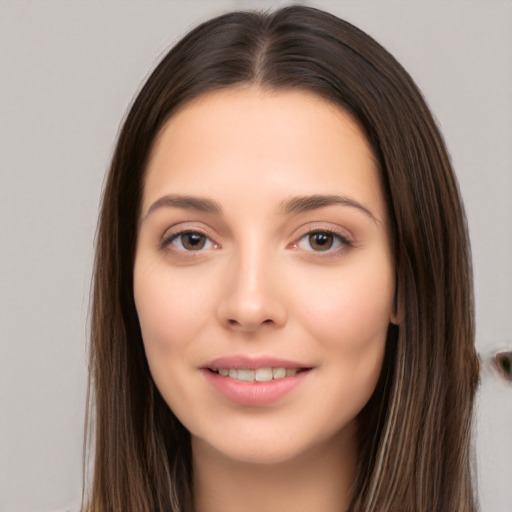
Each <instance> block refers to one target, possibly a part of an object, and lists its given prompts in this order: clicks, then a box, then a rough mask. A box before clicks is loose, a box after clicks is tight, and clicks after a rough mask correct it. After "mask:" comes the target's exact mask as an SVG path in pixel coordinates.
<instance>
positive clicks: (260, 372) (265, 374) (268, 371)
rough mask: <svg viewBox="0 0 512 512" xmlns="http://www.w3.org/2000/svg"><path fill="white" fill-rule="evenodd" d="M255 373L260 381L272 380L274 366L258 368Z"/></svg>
mask: <svg viewBox="0 0 512 512" xmlns="http://www.w3.org/2000/svg"><path fill="white" fill-rule="evenodd" d="M254 373H255V375H254V378H255V379H256V380H257V381H258V382H268V381H269V380H272V368H258V369H257V370H256V371H255V372H254Z"/></svg>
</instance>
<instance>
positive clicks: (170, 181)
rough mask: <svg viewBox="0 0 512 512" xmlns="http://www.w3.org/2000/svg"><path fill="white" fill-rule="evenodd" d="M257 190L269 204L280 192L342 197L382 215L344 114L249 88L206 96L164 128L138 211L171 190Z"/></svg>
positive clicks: (365, 157)
mask: <svg viewBox="0 0 512 512" xmlns="http://www.w3.org/2000/svg"><path fill="white" fill-rule="evenodd" d="M260 184H264V188H263V189H262V190H261V192H262V193H263V194H265V196H266V197H267V198H269V199H270V196H271V193H272V190H279V189H283V190H284V189H288V190H289V192H290V194H293V193H297V194H304V193H309V194H311V193H318V194H325V193H345V192H346V190H340V189H347V190H348V191H350V192H351V193H352V194H355V195H356V196H361V197H363V196H364V198H365V199H367V200H368V199H370V200H371V201H372V202H377V203H379V209H382V210H383V205H382V204H380V203H382V197H381V191H380V188H381V187H380V180H379V173H378V168H377V165H376V162H375V159H374V156H373V153H372V150H371V148H370V146H369V144H368V141H367V139H366V137H365V135H364V134H363V132H362V130H361V129H360V127H359V126H358V124H357V122H356V121H355V120H354V119H353V118H352V117H351V116H350V115H349V114H348V113H347V112H346V111H344V110H343V109H342V108H341V107H339V106H337V105H334V104H333V103H331V102H328V101H326V100H324V99H322V98H320V97H318V96H317V95H315V94H312V93H309V92H304V91H300V90H279V91H275V90H271V91H268V90H261V89H258V88H255V87H244V88H242V87H238V88H228V89H222V90H219V91H214V92H210V93H207V94H205V95H203V96H200V97H199V98H197V99H196V100H194V101H192V102H190V103H189V104H187V105H185V106H184V107H183V108H182V109H180V110H179V111H178V112H177V113H175V114H174V115H173V116H172V117H171V118H170V120H169V121H167V123H166V124H165V125H164V126H163V128H162V130H161V131H160V133H159V135H158V137H157V138H156V140H155V143H154V146H153V149H152V153H151V157H150V159H149V163H148V166H147V169H146V180H145V186H144V203H147V201H149V200H150V199H151V198H153V199H154V198H155V195H156V194H158V193H164V192H165V193H173V192H175V190H173V189H174V188H179V189H180V190H179V192H180V193H194V194H197V193H200V194H207V195H210V194H212V193H218V194H219V195H222V194H223V193H225V192H226V191H229V190H230V189H231V188H232V187H233V186H237V187H238V189H239V190H243V189H246V188H247V187H252V191H253V192H254V193H256V192H258V191H259V190H260V188H259V186H258V185H260ZM265 187H266V188H265ZM334 189H337V190H334ZM148 196H151V197H148ZM143 210H144V205H143Z"/></svg>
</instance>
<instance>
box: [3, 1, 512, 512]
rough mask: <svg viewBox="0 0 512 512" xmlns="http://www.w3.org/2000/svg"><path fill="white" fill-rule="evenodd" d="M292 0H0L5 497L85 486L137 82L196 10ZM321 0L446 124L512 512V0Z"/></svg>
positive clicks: (69, 495)
mask: <svg viewBox="0 0 512 512" xmlns="http://www.w3.org/2000/svg"><path fill="white" fill-rule="evenodd" d="M287 3H290V2H277V1H274V2H272V1H263V0H261V1H258V0H247V1H235V0H231V1H228V0H222V1H221V0H172V1H151V0H144V1H141V0H138V1H130V0H124V1H106V0H101V1H93V0H88V1H76V0H68V1H65V0H62V1H55V0H47V1H45V0H32V1H23V0H11V1H6V0H3V1H2V0H0V346H1V348H0V511H2V512H15V511H16V512H18V511H25V512H34V511H42V512H43V511H44V512H50V511H57V510H59V511H64V510H76V506H77V504H78V503H79V500H80V495H81V477H82V469H81V457H82V435H83V419H84V408H85V396H86V378H87V375H86V374H87V372H86V368H87V362H86V341H87V312H88V301H89V289H90V278H91V269H92V260H93V242H94V235H95V228H96V217H97V211H98V204H99V198H100V194H101V189H102V182H103V179H104V174H105V170H106V168H107V166H108V163H109V159H110V156H111V153H112V149H113V145H114V141H115V138H116V134H117V131H118V128H119V124H120V122H121V120H122V118H123V115H124V114H125V112H126V109H127V107H128V106H129V104H130V101H131V99H132V97H133V95H134V93H135V92H136V91H137V90H138V88H139V87H140V85H141V83H142V81H143V80H144V78H145V77H147V75H148V73H149V71H150V70H151V69H152V68H153V67H154V66H155V64H156V63H157V61H158V60H159V58H161V56H162V55H163V54H164V52H165V51H166V50H167V49H168V48H169V47H170V45H172V44H173V43H174V42H176V40H177V39H178V38H179V37H180V36H181V35H183V34H184V33H185V32H186V31H187V30H188V29H190V28H191V27H192V26H194V25H196V24H197V23H198V22H200V21H203V20H205V19H207V18H209V17H211V16H213V15H216V14H220V13H222V12H225V11H226V10H230V9H235V8H239V9H245V8H259V7H261V8H268V7H271V6H275V7H277V6H281V5H284V4H287ZM306 3H308V4H309V5H313V6H316V7H319V8H323V9H326V10H328V11H331V12H332V13H334V14H336V15H338V16H340V17H343V18H345V19H347V20H349V21H351V22H353V23H354V24H356V25H357V26H359V27H360V28H362V29H363V30H365V31H367V32H368V33H369V34H371V35H372V36H373V37H375V38H376V39H377V40H378V41H379V42H381V43H382V44H383V45H384V46H385V47H386V48H387V49H389V50H390V51H391V52H392V53H393V54H394V55H395V56H396V57H397V58H398V60H399V61H400V62H401V63H402V64H403V65H404V66H405V68H406V69H407V70H408V71H409V72H410V73H411V74H412V76H413V77H414V79H415V80H416V82H417V83H418V84H419V86H420V88H421V89H422V91H423V92H424V94H425V96H426V99H427V101H428V103H429V105H430V106H431V108H432V110H433V112H434V114H435V116H436V118H437V120H438V122H439V125H440V126H441V129H442V131H443V133H444V135H445V137H446V140H447V144H448V147H449V150H450V152H451V156H452V159H453V163H454V166H455V169H456V172H457V176H458V178H459V181H460V186H461V190H462V193H463V197H464V199H465V202H466V208H467V214H468V219H469V225H470V232H471V239H472V244H473V251H474V267H475V279H476V305H477V323H478V324H477V345H478V350H479V352H480V353H481V354H482V359H483V361H484V370H483V373H482V387H481V391H480V395H479V400H478V411H477V416H476V433H477V436H476V453H477V462H478V479H479V484H478V485H479V493H480V498H481V503H482V510H483V511H485V512H507V511H508V512H510V511H512V465H511V463H510V461H511V460H512V439H511V433H512V386H509V385H506V384H505V383H504V382H503V381H501V380H500V379H499V378H498V377H497V376H496V374H495V373H494V372H493V371H492V370H491V367H490V366H489V356H490V355H491V354H492V352H493V351H494V350H496V349H500V348H506V347H508V348H509V349H510V348H511V346H512V335H511V334H510V333H511V332H512V271H511V262H512V206H511V204H512V201H511V194H512V2H511V1H509V0H479V1H476V0H474V1H473V0H443V1H435V0H426V1H424V0H407V1H405V0H402V1H399V0H396V1H391V0H359V1H345V0H337V1H334V0H331V1H329V0H323V1H322V0H318V1H311V2H306ZM312 512H316V511H312Z"/></svg>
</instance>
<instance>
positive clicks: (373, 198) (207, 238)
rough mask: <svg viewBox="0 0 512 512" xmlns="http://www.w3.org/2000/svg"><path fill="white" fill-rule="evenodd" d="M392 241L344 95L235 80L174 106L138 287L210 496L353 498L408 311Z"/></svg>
mask: <svg viewBox="0 0 512 512" xmlns="http://www.w3.org/2000/svg"><path fill="white" fill-rule="evenodd" d="M389 240H390V237H389V232H388V220H387V211H386V205H385V201H384V198H383V193H382V190H381V186H380V181H379V175H378V171H377V168H376V165H375V161H374V158H373V155H372V153H371V150H370V148H369V146H368V143H367V141H366V139H365V137H364V135H363V133H362V132H361V130H360V129H359V127H358V126H357V124H356V123H355V122H354V121H353V120H352V119H351V118H350V116H349V115H348V114H346V113H345V112H344V111H343V110H341V109H340V108H338V107H336V106H333V105H332V104H330V103H327V102H325V101H324V100H322V99H320V98H318V97H316V96H314V95H312V94H309V93H305V92H300V91H279V92H278V91H261V90H259V89H257V88H233V89H225V90H221V91H217V92H214V93H210V94H207V95H205V96H204V97H200V98H199V99H198V100H196V101H194V102H192V103H191V104H189V105H187V106H185V108H183V109H182V110H180V112H178V113H177V114H175V115H174V116H173V117H172V118H171V119H170V120H169V121H168V123H167V124H166V126H165V127H164V129H163V130H162V132H161V134H160V136H159V137H158V139H157V141H156V143H155V146H154V148H153V152H152V155H151V158H150V161H149V163H148V168H147V173H146V178H145V183H144V190H143V201H142V213H141V219H140V227H139V233H138V241H137V251H136V261H135V267H134V297H135V303H136V307H137V313H138V316H139V321H140V325H141V331H142V336H143V340H144V347H145V351H146V355H147V358H148V363H149V367H150V370H151V374H152V376H153V379H154V381H155V384H156V385H157V387H158V389H159V390H160V392H161V394H162V396H163V397H164V399H165V400H166V402H167V404H168V405H169V407H170V408H171V409H172V410H173V412H174V413H175V414H176V416H177V417H178V418H179V419H180V421H181V422H182V423H183V425H184V426H185V427H186V428H187V429H188V430H189V432H190V433H191V439H192V451H193V462H194V493H195V500H196V512H252V511H259V512H260V511H264V512H284V511H288V510H294V511H301V512H319V511H321V512H342V511H343V510H345V509H346V508H347V505H348V503H349V502H350V488H351V485H352V483H353V480H354V471H355V464H356V459H357V450H356V446H357V444H356V431H357V428H356V425H357V415H358V414H359V412H360V411H361V409H362V408H363V407H364V405H365V404H366V403H367V402H368V400H369V398H370V397H371V395H372V393H373V391H374V389H375V385H376V383H377V380H378V377H379V373H380V370H381V366H382V359H383V355H384V347H385V341H386V333H387V329H388V325H389V323H390V322H396V320H397V319H396V317H395V313H394V311H393V298H394V290H395V282H394V264H393V257H392V251H391V248H390V241H389ZM248 372H249V373H248ZM251 372H252V373H251ZM268 372H270V377H268ZM248 374H249V377H247V375H248ZM260 374H261V375H263V374H265V375H267V377H264V378H265V379H268V378H270V380H265V381H262V382H260V381H258V378H259V377H257V375H260ZM246 378H248V379H249V380H250V379H253V380H250V382H248V381H246V380H244V379H246ZM262 378H263V377H262ZM283 389H284V391H283Z"/></svg>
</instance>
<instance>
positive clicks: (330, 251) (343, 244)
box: [292, 228, 353, 255]
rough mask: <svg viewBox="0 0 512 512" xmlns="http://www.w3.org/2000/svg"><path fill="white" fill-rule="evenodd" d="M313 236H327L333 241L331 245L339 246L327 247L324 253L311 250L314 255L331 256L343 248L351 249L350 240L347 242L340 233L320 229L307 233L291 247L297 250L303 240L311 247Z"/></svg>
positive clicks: (333, 230)
mask: <svg viewBox="0 0 512 512" xmlns="http://www.w3.org/2000/svg"><path fill="white" fill-rule="evenodd" d="M314 235H328V236H329V237H332V239H333V241H332V243H333V244H336V242H337V243H338V244H339V246H338V247H336V248H332V247H328V248H327V249H326V250H324V251H322V250H315V249H313V248H311V249H312V252H314V253H318V254H322V253H325V254H330V255H331V254H333V253H337V252H339V251H341V250H343V248H346V247H352V246H353V243H352V241H351V240H349V239H348V238H347V237H346V236H345V235H342V234H341V233H339V232H338V231H336V230H335V229H326V228H321V229H313V230H311V231H308V232H307V233H305V234H304V235H302V236H301V237H300V238H299V240H298V241H297V242H295V243H294V244H293V245H292V247H293V248H299V244H300V242H301V241H302V240H305V239H309V244H310V247H311V242H310V238H311V237H312V236H314Z"/></svg>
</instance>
